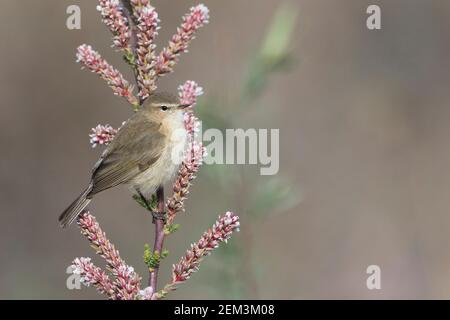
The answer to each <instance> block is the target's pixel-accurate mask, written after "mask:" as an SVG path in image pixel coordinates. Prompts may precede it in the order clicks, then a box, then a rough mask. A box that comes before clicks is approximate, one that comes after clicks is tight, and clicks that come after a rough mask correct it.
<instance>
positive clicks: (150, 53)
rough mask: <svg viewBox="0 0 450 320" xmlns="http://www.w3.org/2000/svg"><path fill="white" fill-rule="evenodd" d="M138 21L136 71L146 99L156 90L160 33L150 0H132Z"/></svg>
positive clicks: (141, 96) (141, 90)
mask: <svg viewBox="0 0 450 320" xmlns="http://www.w3.org/2000/svg"><path fill="white" fill-rule="evenodd" d="M130 2H131V6H132V8H133V15H134V18H135V21H136V27H137V29H138V31H139V32H137V34H136V37H137V49H136V58H137V59H136V71H137V82H138V86H139V97H140V98H141V99H142V100H145V99H146V98H147V97H148V96H149V95H150V93H151V92H153V91H155V90H156V79H157V76H156V74H155V68H154V65H155V60H156V54H155V49H156V45H155V44H154V41H155V38H156V36H157V35H158V32H157V30H158V23H159V19H158V13H157V12H156V10H155V8H153V7H152V6H151V5H150V1H148V0H130Z"/></svg>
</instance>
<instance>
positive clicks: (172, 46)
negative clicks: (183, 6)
mask: <svg viewBox="0 0 450 320" xmlns="http://www.w3.org/2000/svg"><path fill="white" fill-rule="evenodd" d="M208 22H209V9H208V8H207V7H206V6H205V5H203V4H199V5H197V6H195V7H192V8H191V10H190V12H189V13H188V14H186V15H185V16H184V17H183V23H182V24H181V26H180V27H179V28H178V29H177V33H176V34H175V35H173V36H172V39H171V40H170V42H169V45H168V47H166V48H164V49H163V50H162V51H161V53H160V54H159V56H158V57H157V60H156V66H155V67H156V74H157V75H159V76H161V75H164V74H167V73H170V72H172V71H173V67H174V66H175V64H176V63H177V62H178V59H179V55H180V54H181V53H183V52H186V51H187V48H188V46H189V43H190V42H191V41H192V40H193V39H194V38H195V32H196V31H197V30H198V29H199V28H201V27H203V26H204V25H205V24H207V23H208Z"/></svg>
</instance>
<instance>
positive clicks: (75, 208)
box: [58, 184, 92, 228]
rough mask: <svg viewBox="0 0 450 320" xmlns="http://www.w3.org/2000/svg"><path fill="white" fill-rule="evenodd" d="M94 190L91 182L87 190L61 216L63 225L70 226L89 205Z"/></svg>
mask: <svg viewBox="0 0 450 320" xmlns="http://www.w3.org/2000/svg"><path fill="white" fill-rule="evenodd" d="M91 191H92V184H89V187H87V189H86V190H84V191H83V193H82V194H81V195H80V196H79V197H78V198H77V199H76V200H75V201H74V202H73V203H72V204H71V205H70V206H69V207H68V208H67V209H66V210H64V212H63V213H62V214H61V215H60V216H59V219H58V220H59V223H60V224H61V227H63V228H66V227H67V226H69V225H70V224H71V223H72V222H73V221H74V220H75V219H76V218H77V217H78V216H79V215H80V213H81V212H82V211H83V210H84V209H85V208H86V207H87V205H88V204H89V202H91V198H90V197H89V195H90V193H91Z"/></svg>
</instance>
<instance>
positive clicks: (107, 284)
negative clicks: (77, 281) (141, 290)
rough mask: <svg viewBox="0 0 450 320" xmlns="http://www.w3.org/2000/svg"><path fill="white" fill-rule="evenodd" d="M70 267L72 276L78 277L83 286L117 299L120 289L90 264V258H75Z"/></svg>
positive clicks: (101, 271)
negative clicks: (92, 287) (93, 288)
mask: <svg viewBox="0 0 450 320" xmlns="http://www.w3.org/2000/svg"><path fill="white" fill-rule="evenodd" d="M71 267H72V272H73V274H77V275H79V276H80V277H81V282H82V283H83V284H84V285H86V286H90V285H92V286H94V287H95V288H96V289H97V291H98V292H100V293H102V294H105V295H107V296H108V297H109V298H110V299H113V300H115V299H117V294H118V292H119V291H120V289H119V288H117V286H116V285H115V283H114V282H113V281H111V279H110V278H109V276H108V275H107V274H106V273H105V272H104V271H103V270H102V269H100V268H99V267H96V266H95V265H94V264H93V263H92V262H91V258H76V259H75V260H74V261H73V264H72V266H71Z"/></svg>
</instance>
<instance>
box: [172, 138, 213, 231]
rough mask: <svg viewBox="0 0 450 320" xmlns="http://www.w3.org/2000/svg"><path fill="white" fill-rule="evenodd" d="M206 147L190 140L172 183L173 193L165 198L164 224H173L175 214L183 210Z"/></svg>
mask: <svg viewBox="0 0 450 320" xmlns="http://www.w3.org/2000/svg"><path fill="white" fill-rule="evenodd" d="M205 153H206V148H205V147H204V146H203V144H200V143H197V142H195V141H192V142H190V143H189V146H188V148H187V150H186V154H185V158H184V161H183V163H182V164H181V167H180V170H179V171H178V176H177V179H176V180H175V182H174V184H173V194H172V196H171V197H170V198H169V199H168V200H167V222H166V226H170V225H172V224H173V222H174V220H175V217H176V215H177V214H178V213H179V212H182V211H184V201H185V200H186V197H187V195H188V193H189V188H190V186H191V183H192V180H194V179H195V177H196V174H197V172H198V170H199V169H200V167H201V165H202V164H203V157H204V156H205Z"/></svg>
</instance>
